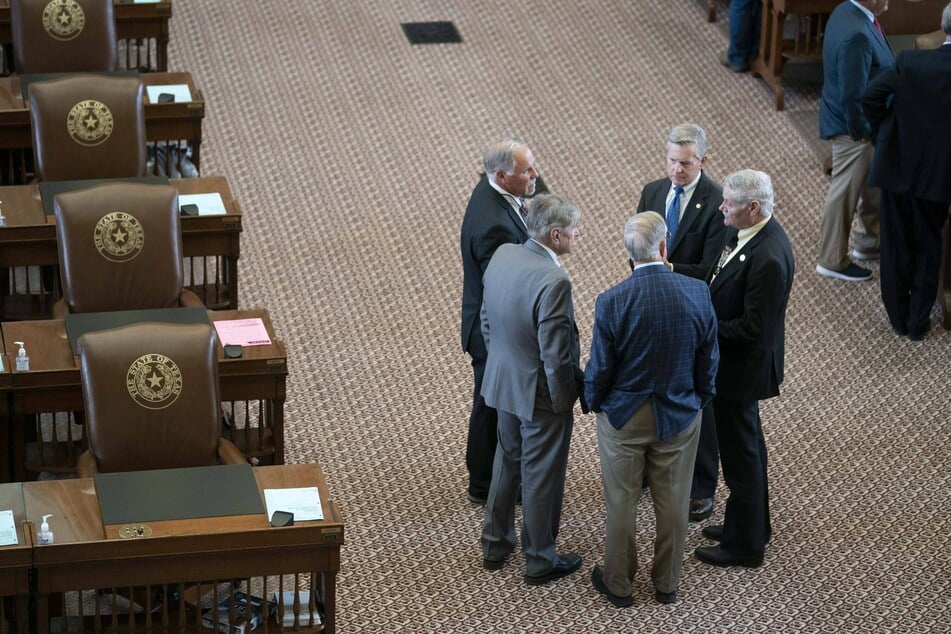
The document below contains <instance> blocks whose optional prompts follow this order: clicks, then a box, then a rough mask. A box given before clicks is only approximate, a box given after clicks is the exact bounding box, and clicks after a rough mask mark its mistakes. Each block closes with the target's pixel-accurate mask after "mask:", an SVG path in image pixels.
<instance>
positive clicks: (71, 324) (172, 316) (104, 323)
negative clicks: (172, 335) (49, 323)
mask: <svg viewBox="0 0 951 634" xmlns="http://www.w3.org/2000/svg"><path fill="white" fill-rule="evenodd" d="M143 321H157V322H160V323H164V324H207V323H210V322H209V321H208V310H207V309H205V308H198V307H194V308H149V309H144V310H113V311H109V312H105V313H73V314H69V315H66V335H67V336H68V337H69V346H70V348H72V349H73V354H79V338H80V337H81V336H82V335H83V334H85V333H87V332H98V331H100V330H110V329H112V328H121V327H122V326H128V325H130V324H137V323H140V322H143Z"/></svg>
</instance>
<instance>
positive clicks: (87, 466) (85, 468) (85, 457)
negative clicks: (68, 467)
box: [76, 450, 99, 478]
mask: <svg viewBox="0 0 951 634" xmlns="http://www.w3.org/2000/svg"><path fill="white" fill-rule="evenodd" d="M97 473H99V463H98V462H96V459H95V458H94V457H93V455H92V454H91V453H89V450H86V451H84V452H82V453H81V454H79V458H78V459H77V460H76V475H77V476H79V477H80V478H91V477H93V476H94V475H96V474H97Z"/></svg>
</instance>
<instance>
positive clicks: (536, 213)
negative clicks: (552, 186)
mask: <svg viewBox="0 0 951 634" xmlns="http://www.w3.org/2000/svg"><path fill="white" fill-rule="evenodd" d="M579 220H581V210H580V209H578V207H576V206H575V204H574V203H573V202H571V201H570V200H568V199H567V198H565V197H564V196H559V195H558V194H539V195H537V196H535V197H534V198H532V200H531V202H529V204H528V218H527V219H526V221H525V223H526V224H527V225H528V237H530V238H534V239H535V240H538V241H539V242H542V241H543V240H546V239H547V238H548V234H550V233H551V230H552V229H556V228H557V229H563V228H565V227H570V226H572V225H576V224H578V221H579Z"/></svg>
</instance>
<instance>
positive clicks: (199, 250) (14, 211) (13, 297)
mask: <svg viewBox="0 0 951 634" xmlns="http://www.w3.org/2000/svg"><path fill="white" fill-rule="evenodd" d="M169 184H170V185H171V186H172V187H175V188H176V189H177V190H178V191H179V193H181V194H202V193H211V192H218V193H219V194H221V199H222V201H223V202H224V204H225V209H226V210H227V212H228V213H227V214H226V215H224V216H182V219H181V220H182V248H183V252H184V256H185V258H186V280H185V285H186V287H187V288H189V289H191V290H193V291H194V292H195V293H196V294H197V295H198V297H199V298H201V299H202V301H203V302H204V303H205V306H207V307H208V308H211V309H213V310H220V309H232V310H234V309H236V308H237V307H238V258H239V257H240V255H241V229H242V227H241V220H242V215H241V207H240V206H239V204H238V201H237V200H235V199H234V197H233V196H232V194H231V188H230V187H229V186H228V181H227V179H226V178H225V177H223V176H203V177H201V178H180V179H171V180H170V181H169ZM0 201H2V204H0V208H2V209H3V214H4V216H6V219H7V226H6V227H3V228H0V268H7V269H20V270H21V271H22V270H23V269H24V268H25V267H31V266H54V267H58V265H59V254H58V251H57V248H56V218H55V216H47V215H46V214H45V212H44V210H43V203H42V201H41V200H40V191H39V186H38V185H37V184H36V183H34V184H32V185H15V186H9V187H0ZM20 277H21V278H23V280H24V286H23V288H21V289H16V288H11V289H9V290H10V292H9V294H7V295H0V316H2V318H3V319H5V320H14V319H36V318H48V317H49V316H50V311H51V310H52V306H53V302H55V301H56V299H58V298H59V285H58V284H56V283H55V281H54V284H53V286H54V288H52V289H47V288H43V287H42V285H39V284H38V286H40V287H39V288H33V287H32V286H31V284H30V276H29V274H28V271H22V273H21V275H20ZM18 291H22V292H18Z"/></svg>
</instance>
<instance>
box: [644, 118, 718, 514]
mask: <svg viewBox="0 0 951 634" xmlns="http://www.w3.org/2000/svg"><path fill="white" fill-rule="evenodd" d="M706 163H707V133H706V132H704V131H703V128H701V127H700V126H698V125H695V124H693V123H684V124H681V125H678V126H674V127H673V128H672V129H671V130H670V133H669V134H668V135H667V176H668V178H662V179H660V180H656V181H654V182H652V183H648V184H647V185H646V186H645V187H644V190H643V191H642V192H641V200H640V202H638V203H637V213H641V212H644V211H656V212H658V213H660V214H664V213H665V212H666V214H667V216H666V217H667V229H668V237H667V243H668V244H669V245H670V246H669V248H668V255H667V260H668V262H670V263H671V264H672V265H673V267H674V268H673V270H674V272H676V273H682V274H684V275H688V276H690V277H695V278H698V279H705V278H706V276H707V273H709V272H710V269H711V268H712V267H713V265H714V264H715V263H716V260H717V258H718V257H719V256H720V251H721V250H722V249H723V244H724V240H725V235H726V227H724V225H723V217H722V215H721V214H720V204H721V203H722V202H723V190H721V189H720V186H719V185H717V184H716V182H714V181H713V180H712V179H710V178H709V177H708V176H707V175H706V174H704V173H703V167H704V166H705V165H706ZM677 188H680V191H679V192H678V190H677ZM718 477H719V458H718V456H717V431H716V423H715V421H714V419H713V407H712V405H708V406H707V407H704V408H703V417H702V422H701V423H700V444H699V446H698V448H697V459H696V462H695V463H694V470H693V481H692V483H691V489H690V520H691V521H693V522H699V521H700V520H704V519H706V518H707V517H709V516H710V514H711V513H712V512H713V494H714V493H715V492H716V490H717V478H718Z"/></svg>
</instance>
